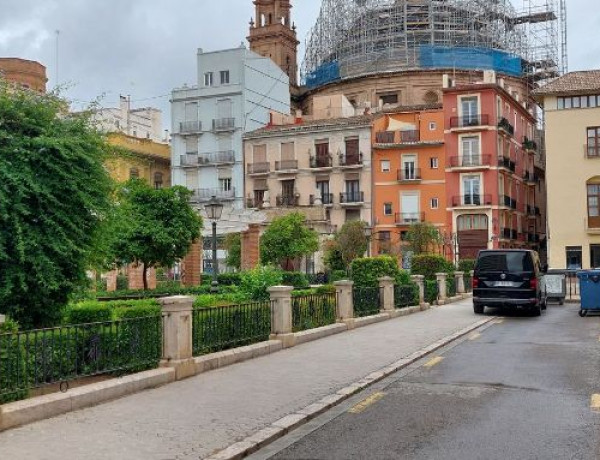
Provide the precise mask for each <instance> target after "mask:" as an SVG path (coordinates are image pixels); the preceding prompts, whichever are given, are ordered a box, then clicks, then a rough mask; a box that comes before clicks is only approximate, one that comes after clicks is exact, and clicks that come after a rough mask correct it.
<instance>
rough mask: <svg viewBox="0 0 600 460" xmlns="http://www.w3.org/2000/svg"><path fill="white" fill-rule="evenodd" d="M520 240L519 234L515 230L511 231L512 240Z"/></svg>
mask: <svg viewBox="0 0 600 460" xmlns="http://www.w3.org/2000/svg"><path fill="white" fill-rule="evenodd" d="M518 238H519V234H518V232H517V231H516V230H515V229H514V228H513V229H511V231H510V239H511V240H516V239H518Z"/></svg>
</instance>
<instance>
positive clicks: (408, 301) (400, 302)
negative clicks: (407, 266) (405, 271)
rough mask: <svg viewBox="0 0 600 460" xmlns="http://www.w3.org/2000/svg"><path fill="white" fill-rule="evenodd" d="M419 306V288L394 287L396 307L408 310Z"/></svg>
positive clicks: (413, 286) (397, 285)
mask: <svg viewBox="0 0 600 460" xmlns="http://www.w3.org/2000/svg"><path fill="white" fill-rule="evenodd" d="M418 304H419V288H418V286H415V285H410V284H408V285H404V286H403V285H399V284H395V285H394V307H395V308H406V307H410V306H411V305H418Z"/></svg>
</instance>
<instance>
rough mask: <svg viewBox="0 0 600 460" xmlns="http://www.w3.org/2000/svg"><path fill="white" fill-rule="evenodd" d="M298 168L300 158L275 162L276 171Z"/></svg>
mask: <svg viewBox="0 0 600 460" xmlns="http://www.w3.org/2000/svg"><path fill="white" fill-rule="evenodd" d="M296 169H298V160H284V161H276V162H275V171H294V170H296Z"/></svg>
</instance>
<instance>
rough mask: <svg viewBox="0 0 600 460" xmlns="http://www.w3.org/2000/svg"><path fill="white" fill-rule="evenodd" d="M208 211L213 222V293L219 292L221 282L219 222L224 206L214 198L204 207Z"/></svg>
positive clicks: (208, 215)
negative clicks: (218, 244) (218, 247)
mask: <svg viewBox="0 0 600 460" xmlns="http://www.w3.org/2000/svg"><path fill="white" fill-rule="evenodd" d="M204 209H205V211H206V217H208V218H209V219H210V220H212V266H213V275H212V276H213V280H212V286H211V288H210V291H211V292H215V293H216V292H219V281H218V279H217V276H218V274H219V268H218V262H217V221H218V220H219V219H220V218H221V213H222V212H223V204H222V203H221V202H219V200H217V197H216V196H214V195H213V196H212V198H211V199H210V201H209V202H208V203H207V204H206V205H205V206H204Z"/></svg>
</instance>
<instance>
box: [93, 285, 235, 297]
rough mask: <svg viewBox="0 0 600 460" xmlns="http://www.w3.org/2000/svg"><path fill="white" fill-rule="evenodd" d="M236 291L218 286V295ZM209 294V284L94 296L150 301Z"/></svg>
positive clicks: (164, 287) (129, 290)
mask: <svg viewBox="0 0 600 460" xmlns="http://www.w3.org/2000/svg"><path fill="white" fill-rule="evenodd" d="M238 291H239V288H238V286H227V285H225V284H224V285H220V286H219V292H220V293H234V292H238ZM209 293H210V284H202V285H199V286H181V285H179V284H178V285H170V286H169V285H167V286H159V287H157V288H156V289H154V290H152V291H144V290H139V289H137V290H136V289H127V290H124V291H113V292H97V293H96V295H97V297H98V298H101V299H114V298H120V297H127V298H131V299H150V298H156V297H165V296H167V295H200V294H209Z"/></svg>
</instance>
